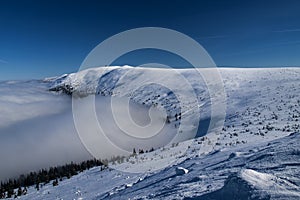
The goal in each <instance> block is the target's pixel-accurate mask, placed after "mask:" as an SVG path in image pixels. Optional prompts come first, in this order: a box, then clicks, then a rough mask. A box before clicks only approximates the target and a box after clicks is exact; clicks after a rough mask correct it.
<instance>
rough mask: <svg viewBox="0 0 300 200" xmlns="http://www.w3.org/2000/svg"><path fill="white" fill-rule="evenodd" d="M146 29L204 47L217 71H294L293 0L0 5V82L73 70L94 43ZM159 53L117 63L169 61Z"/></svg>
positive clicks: (8, 0) (298, 47)
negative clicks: (283, 68)
mask: <svg viewBox="0 0 300 200" xmlns="http://www.w3.org/2000/svg"><path fill="white" fill-rule="evenodd" d="M146 26H158V27H165V28H170V29H174V30H177V31H180V32H182V33H185V34H187V35H188V36H190V37H192V38H194V39H196V40H197V41H198V42H199V43H200V44H202V45H203V46H204V47H205V48H206V50H207V51H208V52H209V53H210V55H211V56H212V58H213V59H214V60H215V62H216V64H217V65H223V66H224V65H226V66H227V65H230V66H300V1H297V0H281V1H278V0H270V1H266V0H265V1H264V0H260V1H259V0H257V1H256V0H253V1H231V0H226V1H224V0H219V1H214V0H205V1H201V0H198V1H142V0H139V1H129V0H126V1H63V0H62V1H55V0H51V1H47V0H43V1H26V0H24V1H19V0H17V1H15V0H0V28H1V31H0V44H1V48H0V69H1V74H0V80H7V79H28V78H42V77H48V76H54V75H59V74H62V73H69V72H74V71H77V69H78V67H79V66H80V64H81V62H82V61H83V59H84V58H85V56H86V55H87V54H88V53H89V52H90V51H91V50H92V49H93V48H94V47H95V46H96V45H97V44H99V43H100V42H101V41H103V40H105V39H106V38H108V37H110V36H112V35H114V34H116V33H119V32H121V31H125V30H127V29H132V28H138V27H146ZM159 53H161V52H152V51H148V52H147V51H145V52H142V53H141V52H137V55H138V56H134V55H128V56H127V58H126V56H125V57H124V58H121V59H119V61H118V62H119V64H132V65H135V64H142V63H143V62H164V61H166V62H168V61H167V59H168V58H170V59H172V56H169V55H166V56H156V55H158V54H159ZM161 55H163V54H161ZM157 58H158V59H157ZM156 59H157V60H156ZM164 59H165V60H164ZM179 63H180V62H179Z"/></svg>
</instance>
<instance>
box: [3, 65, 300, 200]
mask: <svg viewBox="0 0 300 200" xmlns="http://www.w3.org/2000/svg"><path fill="white" fill-rule="evenodd" d="M219 71H220V74H221V76H222V79H223V83H224V88H225V92H226V98H223V97H222V96H221V91H219V89H217V90H215V91H216V93H214V94H211V93H209V92H208V89H207V86H206V84H205V80H204V79H203V77H201V76H199V74H198V73H196V71H195V69H180V70H168V69H151V68H146V69H145V68H132V67H103V68H93V69H88V70H85V71H81V72H78V73H73V74H69V75H63V76H61V77H54V78H48V79H45V80H43V81H34V82H26V83H25V82H2V83H1V84H0V90H1V91H4V93H3V94H5V95H1V97H0V103H1V104H2V105H1V113H4V111H6V112H5V113H6V114H5V115H3V114H2V115H1V116H0V117H1V119H2V120H1V121H2V122H3V121H4V123H3V124H0V133H1V134H2V133H4V132H6V134H3V135H5V137H3V136H2V137H1V140H0V141H3V142H1V144H2V143H3V145H4V144H6V146H5V145H4V146H5V148H8V147H11V146H13V147H17V149H18V148H19V149H18V150H19V151H20V152H21V151H22V150H23V152H24V150H25V153H24V155H22V156H20V157H22V158H23V157H25V159H30V158H31V156H27V153H30V152H31V151H34V152H33V153H35V154H36V155H35V158H40V159H38V161H37V163H39V164H38V165H36V166H34V165H32V162H30V163H27V164H26V167H27V169H28V170H29V169H32V168H33V167H45V166H46V165H49V164H50V163H56V164H59V163H62V162H63V160H64V159H65V158H68V159H71V160H82V159H84V158H88V156H89V155H88V153H87V151H86V150H85V149H84V147H83V145H82V144H81V143H80V141H79V138H78V136H77V134H76V127H75V125H74V122H73V115H72V112H71V111H72V109H71V102H72V99H71V98H70V97H71V96H70V95H71V94H73V97H75V98H76V99H80V100H82V99H88V98H89V97H90V96H93V95H94V94H95V95H96V97H95V99H96V104H97V105H96V114H97V116H98V119H100V120H102V121H103V122H104V123H103V126H104V129H105V128H106V130H113V131H110V133H111V135H110V137H111V138H109V139H111V140H113V141H114V142H118V139H120V138H119V136H120V133H121V132H120V130H119V129H118V127H116V125H113V123H112V121H113V119H114V118H112V116H111V114H110V113H109V112H108V111H107V107H108V106H109V105H110V104H108V102H107V98H108V97H111V96H112V97H114V98H116V99H123V98H126V99H130V101H132V104H133V109H132V110H131V111H132V113H134V114H133V116H135V117H133V118H134V120H135V122H136V123H137V124H141V125H145V124H148V123H150V121H151V120H149V115H148V112H149V108H151V107H154V111H153V113H154V115H153V116H156V118H158V119H160V120H158V121H157V123H155V124H159V123H160V121H164V122H165V120H166V119H168V120H169V121H170V122H169V123H167V124H166V125H165V126H166V128H164V129H161V131H162V135H166V134H169V135H167V136H169V137H165V138H164V139H165V141H161V143H155V144H153V143H152V141H151V142H149V143H142V142H140V143H138V145H137V146H133V145H132V144H130V145H128V144H127V145H126V143H122V141H124V140H125V141H126V138H125V139H123V138H122V139H121V141H120V142H119V143H118V145H119V147H121V149H122V150H124V152H126V151H131V150H132V148H133V147H136V148H139V147H143V148H149V149H150V147H151V146H150V145H149V144H151V145H152V146H153V145H156V146H154V147H155V148H157V150H155V151H153V152H150V153H147V154H139V155H136V156H134V157H130V158H129V159H127V160H125V161H124V163H122V164H113V163H110V167H111V169H107V170H104V171H100V170H99V168H93V169H91V170H89V171H85V172H83V173H81V174H79V175H77V176H75V177H72V178H71V179H68V180H64V181H62V182H60V183H59V185H58V186H57V187H52V185H46V186H44V187H43V188H42V189H41V190H40V191H38V192H37V191H36V190H35V189H34V188H30V189H29V194H28V195H26V196H22V197H20V198H21V199H106V198H108V199H109V198H111V199H161V198H164V199H226V198H227V199H270V198H271V199H299V198H300V180H299V174H300V168H299V166H300V154H299V151H300V146H299V139H300V137H299V132H300V125H299V124H300V123H299V120H300V96H299V94H300V69H299V68H251V69H242V68H219ZM182 77H183V78H182ZM184 81H186V82H187V84H185V83H184ZM151 82H152V83H151ZM149 83H151V84H149ZM158 83H163V84H158ZM26 84H29V85H26ZM27 86H28V87H27ZM210 87H211V86H210ZM12 89H13V90H12ZM49 90H50V91H49ZM218 91H219V92H220V93H219V92H218ZM184 92H189V93H188V94H192V95H193V94H194V95H195V96H194V97H195V98H194V97H193V96H191V98H187V99H182V98H180V95H179V96H178V95H176V94H178V93H179V94H187V93H184ZM20 94H22V95H20ZM42 97H44V98H42ZM221 97H222V98H221ZM76 99H75V101H76ZM73 100H74V99H73ZM214 100H216V101H218V102H219V103H220V104H222V103H224V102H225V103H226V117H225V121H224V127H223V126H222V125H223V124H221V122H222V120H221V119H220V123H219V124H218V123H216V125H215V126H214V127H213V129H209V122H210V121H211V119H212V118H213V117H216V118H217V117H218V115H220V116H221V115H222V113H218V112H216V113H214V114H216V116H212V101H214ZM16 101H22V106H19V105H20V103H19V102H16ZM126 102H127V101H125V100H124V101H123V100H122V101H118V103H119V105H120V109H121V107H123V106H124V105H125V104H123V103H126ZM4 105H5V106H4ZM73 106H74V104H73ZM16 108H19V109H21V110H20V112H21V113H26V114H21V115H20V116H18V117H15V116H14V113H12V112H10V111H11V110H15V109H16ZM41 108H43V109H41ZM73 108H74V107H73ZM117 108H119V107H117ZM40 109H41V111H39V110H40ZM29 111H30V112H29ZM183 111H184V112H183ZM119 114H120V115H122V114H123V113H122V112H121V113H119ZM101 116H102V117H101ZM145 116H146V117H145ZM150 118H151V116H150ZM184 120H186V121H184ZM198 121H200V123H199V124H198ZM8 122H10V123H11V124H7V123H8ZM37 122H38V123H37ZM0 123H1V122H0ZM222 123H223V122H222ZM37 124H41V125H40V127H39V126H38V125H37ZM105 124H108V125H105ZM121 125H122V124H121ZM198 125H199V129H198ZM82 126H84V125H82ZM105 126H107V127H105ZM220 126H221V127H223V128H222V130H221V132H218V134H214V131H215V130H217V129H218V128H219V127H220ZM84 127H85V126H84ZM86 128H90V129H87V130H93V129H92V128H91V124H87V125H86ZM19 130H22V131H23V132H24V133H23V134H21V133H19V134H17V136H15V137H14V139H13V140H12V139H11V138H10V137H9V135H10V134H15V132H16V131H19ZM37 130H38V131H39V132H41V130H44V131H43V136H40V133H36V131H37ZM130 130H132V129H130ZM178 130H181V132H179V131H178ZM178 133H180V134H181V136H182V137H180V138H179V139H178V140H174V141H183V142H180V143H179V144H177V142H175V143H174V141H172V139H173V137H174V135H176V134H178ZM194 133H196V135H193V134H194ZM24 134H26V138H27V139H25V141H24V142H23V144H19V141H15V140H16V138H21V139H24V138H25V137H24ZM141 134H142V133H141ZM149 134H151V131H149V133H148V132H147V131H146V133H145V135H144V136H145V137H146V136H149ZM65 135H67V137H66V136H65ZM195 136H197V137H196V138H195V139H192V140H188V141H184V140H186V139H189V138H193V137H195ZM32 137H34V138H35V139H36V138H38V139H39V141H41V142H40V143H39V144H35V143H34V142H32V141H31V140H32V139H28V138H32ZM140 137H143V135H142V136H140ZM116 138H117V139H116ZM42 139H44V140H42ZM170 139H171V141H172V142H169V141H170ZM69 140H71V141H72V142H71V144H70V145H66V144H67V143H68V142H69ZM139 141H140V140H139ZM155 141H157V139H156V140H155ZM54 143H55V145H54V146H55V148H53V144H54ZM7 144H9V145H7ZM17 144H18V145H19V147H18V145H17ZM28 144H31V146H32V148H33V149H30V148H26V146H27V145H28ZM103 145H104V144H103ZM147 145H148V146H147ZM164 145H166V146H164ZM47 146H49V148H48V149H47V148H46V147H47ZM160 146H164V147H162V148H159V147H160ZM42 147H43V148H46V150H47V151H46V150H45V151H40V152H36V150H37V149H38V150H40V149H43V148H42ZM2 148H3V150H4V147H3V146H2V145H1V152H3V151H2ZM49 149H51V150H49ZM72 151H73V154H72ZM61 152H63V154H65V155H63V154H61ZM74 152H76V154H77V156H74ZM114 153H116V152H114V151H109V152H105V151H104V152H103V154H105V155H109V156H112V155H114ZM47 154H48V155H49V157H50V158H51V162H50V161H49V162H48V161H47V162H45V159H42V158H43V157H44V156H45V155H47ZM4 155H5V154H4V153H3V157H4ZM125 155H126V154H125ZM1 156H2V155H1ZM70 156H72V157H70ZM18 158H19V157H18ZM30 160H31V161H32V159H30ZM22 161H23V160H22ZM13 162H14V163H16V157H15V158H14V159H11V160H10V159H7V160H6V162H5V163H6V164H5V166H4V167H3V166H1V172H2V171H4V170H8V168H9V166H11V165H12V164H13ZM7 163H8V164H7ZM21 163H22V164H23V162H21V161H20V164H21ZM22 164H21V165H22ZM1 165H2V164H1ZM23 165H24V164H23ZM162 166H165V167H164V168H162ZM141 169H142V170H141ZM13 172H14V173H15V172H16V171H13ZM132 172H143V173H132ZM1 175H2V174H1Z"/></svg>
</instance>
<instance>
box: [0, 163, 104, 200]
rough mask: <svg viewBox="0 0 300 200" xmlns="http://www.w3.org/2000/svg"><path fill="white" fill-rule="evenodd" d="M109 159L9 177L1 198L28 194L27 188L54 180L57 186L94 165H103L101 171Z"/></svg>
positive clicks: (0, 188) (0, 192)
mask: <svg viewBox="0 0 300 200" xmlns="http://www.w3.org/2000/svg"><path fill="white" fill-rule="evenodd" d="M107 163H108V162H107V160H104V161H101V160H97V159H93V160H88V161H84V162H81V163H74V162H71V163H69V164H66V165H63V166H57V167H51V168H49V169H42V170H39V171H38V172H30V173H29V174H26V175H20V176H19V177H18V178H15V179H9V180H7V181H5V182H1V186H0V199H4V198H12V197H15V198H16V197H18V196H22V195H26V194H27V188H28V187H30V186H35V189H36V190H39V189H40V188H41V187H43V186H44V185H45V184H48V183H50V182H51V181H52V185H53V186H57V185H58V184H59V181H62V180H63V179H64V178H68V179H69V178H71V177H72V176H74V175H77V174H78V173H79V172H83V171H85V170H88V169H90V168H92V167H96V166H101V168H100V169H101V171H102V170H103V169H104V168H106V167H107Z"/></svg>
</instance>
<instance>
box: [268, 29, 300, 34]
mask: <svg viewBox="0 0 300 200" xmlns="http://www.w3.org/2000/svg"><path fill="white" fill-rule="evenodd" d="M273 32H275V33H289V32H300V28H298V29H285V30H277V31H273Z"/></svg>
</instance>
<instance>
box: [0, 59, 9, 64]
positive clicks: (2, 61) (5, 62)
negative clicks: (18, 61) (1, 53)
mask: <svg viewBox="0 0 300 200" xmlns="http://www.w3.org/2000/svg"><path fill="white" fill-rule="evenodd" d="M0 63H4V64H7V63H8V62H7V61H5V60H1V59H0Z"/></svg>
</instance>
